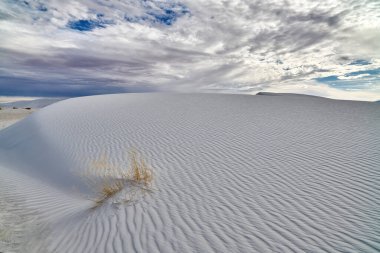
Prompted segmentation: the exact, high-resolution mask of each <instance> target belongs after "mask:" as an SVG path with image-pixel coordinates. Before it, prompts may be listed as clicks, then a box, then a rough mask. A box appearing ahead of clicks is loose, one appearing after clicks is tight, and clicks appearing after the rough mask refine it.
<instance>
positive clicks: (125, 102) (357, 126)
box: [0, 93, 380, 253]
mask: <svg viewBox="0 0 380 253" xmlns="http://www.w3.org/2000/svg"><path fill="white" fill-rule="evenodd" d="M137 168H142V170H140V171H138V170H137ZM379 182H380V104H379V103H371V102H354V101H338V100H331V99H325V98H319V97H311V96H302V95H278V96H270V95H269V94H265V93H264V94H263V95H257V96H251V95H221V94H219V95H218V94H159V93H156V94H150V93H145V94H117V95H100V96H89V97H80V98H72V99H66V100H63V101H60V102H57V103H54V104H51V105H49V106H47V107H44V108H42V109H40V110H38V111H36V112H34V113H32V114H31V115H30V116H28V117H26V118H25V119H23V120H21V121H19V122H17V123H15V124H13V125H12V126H10V127H7V128H5V129H2V130H0V252H81V253H82V252H83V253H84V252H89V253H90V252H91V253H92V252H99V253H100V252H102V253H104V252H379V251H380V212H379V210H380V184H379Z"/></svg>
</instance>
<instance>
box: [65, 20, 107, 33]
mask: <svg viewBox="0 0 380 253" xmlns="http://www.w3.org/2000/svg"><path fill="white" fill-rule="evenodd" d="M109 24H112V21H110V20H101V19H100V20H99V19H96V20H92V19H79V20H73V21H69V23H68V24H67V27H69V28H70V29H73V30H77V31H81V32H87V31H92V30H94V29H96V28H105V27H106V26H107V25H109Z"/></svg>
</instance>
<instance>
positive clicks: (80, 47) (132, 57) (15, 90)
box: [0, 0, 380, 100]
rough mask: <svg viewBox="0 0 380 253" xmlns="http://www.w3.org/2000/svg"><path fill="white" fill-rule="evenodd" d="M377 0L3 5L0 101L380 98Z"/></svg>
mask: <svg viewBox="0 0 380 253" xmlns="http://www.w3.org/2000/svg"><path fill="white" fill-rule="evenodd" d="M379 41H380V2H379V1H377V0H361V1H351V0H326V1H314V0H313V1H311V0H310V1H307V0H292V1H277V0H276V1H271V0H268V1H254V0H228V1H219V0H218V1H210V0H209V1H204V0H202V1H201V0H184V1H152V0H145V1H144V0H125V1H117V0H109V1H106V0H104V1H101V0H96V1H95V0H94V1H89V0H88V1H87V0H83V1H70V0H66V1H61V0H46V1H32V0H29V1H15V0H5V1H1V2H0V95H18V96H79V95H91V94H102V93H116V92H145V91H179V92H229V93H248V94H255V93H257V92H258V91H263V90H264V91H275V92H297V93H305V94H314V95H320V96H326V97H333V98H340V99H359V100H380V43H379Z"/></svg>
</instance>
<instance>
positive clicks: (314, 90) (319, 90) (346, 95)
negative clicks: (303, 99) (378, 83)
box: [264, 81, 379, 101]
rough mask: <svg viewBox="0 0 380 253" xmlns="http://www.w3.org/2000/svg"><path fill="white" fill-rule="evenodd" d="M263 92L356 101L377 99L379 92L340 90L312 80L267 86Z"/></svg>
mask: <svg viewBox="0 0 380 253" xmlns="http://www.w3.org/2000/svg"><path fill="white" fill-rule="evenodd" d="M264 91H265V92H276V93H296V94H306V95H312V96H319V97H326V98H333V99H341V100H357V101H378V100H379V93H378V92H375V91H371V90H341V89H336V88H333V87H330V86H328V85H326V84H320V83H314V82H312V81H308V82H304V83H303V84H299V83H293V84H292V83H290V84H284V85H281V86H273V87H268V88H266V89H265V90H264Z"/></svg>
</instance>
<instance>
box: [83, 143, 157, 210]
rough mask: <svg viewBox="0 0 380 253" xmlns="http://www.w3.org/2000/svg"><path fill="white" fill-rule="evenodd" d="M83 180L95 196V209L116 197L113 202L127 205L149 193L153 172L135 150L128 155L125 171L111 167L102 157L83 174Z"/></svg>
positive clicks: (117, 167)
mask: <svg viewBox="0 0 380 253" xmlns="http://www.w3.org/2000/svg"><path fill="white" fill-rule="evenodd" d="M84 179H85V181H86V183H87V185H88V186H89V187H90V189H92V190H93V191H94V192H95V194H96V197H95V199H94V202H95V206H94V208H96V207H99V206H101V205H103V203H105V202H106V201H107V200H108V199H110V198H113V197H115V198H116V195H118V196H117V199H115V200H114V201H117V202H119V203H121V202H122V203H129V202H133V201H134V200H136V199H137V198H138V196H140V195H144V194H145V193H147V192H151V191H152V181H153V172H152V169H151V168H150V167H149V166H148V165H147V163H146V162H145V160H144V158H142V156H141V155H140V154H139V153H138V152H137V151H136V150H132V151H131V152H129V154H128V167H127V169H125V168H124V169H123V168H121V167H119V166H113V165H112V164H110V163H109V162H108V161H107V159H106V157H105V156H102V158H101V159H100V160H98V161H96V162H94V164H93V166H92V167H91V168H89V169H88V170H87V171H86V172H85V174H84ZM119 194H120V196H119Z"/></svg>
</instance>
